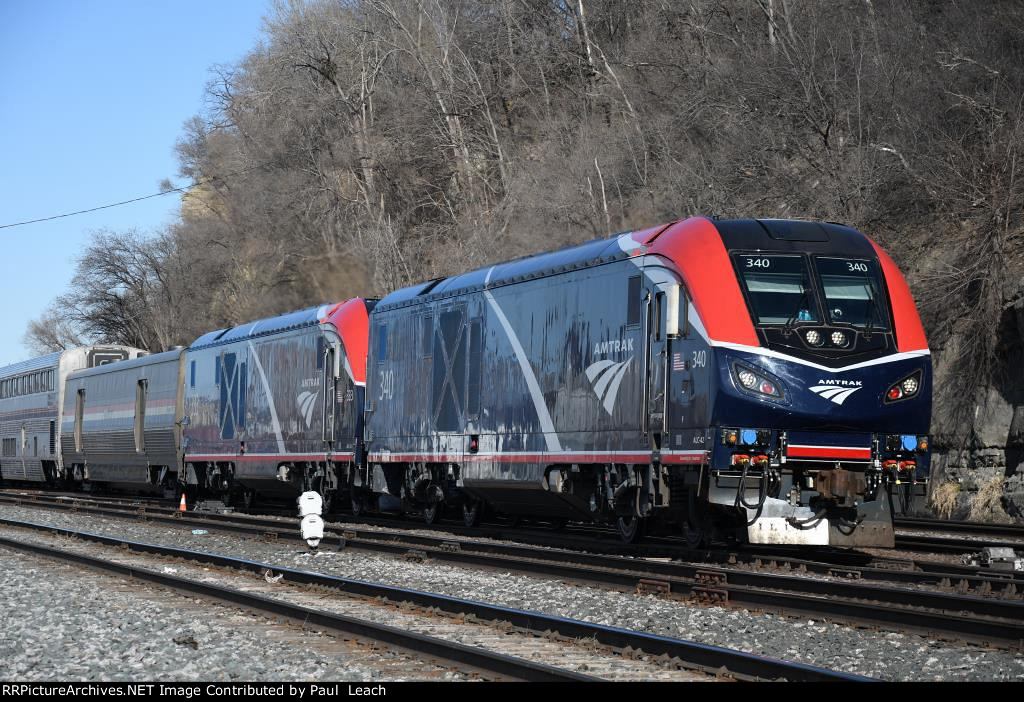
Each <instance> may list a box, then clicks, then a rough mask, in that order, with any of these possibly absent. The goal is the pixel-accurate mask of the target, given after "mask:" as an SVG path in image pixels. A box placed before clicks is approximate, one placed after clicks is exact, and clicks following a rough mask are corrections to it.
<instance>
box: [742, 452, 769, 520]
mask: <svg viewBox="0 0 1024 702" xmlns="http://www.w3.org/2000/svg"><path fill="white" fill-rule="evenodd" d="M749 469H750V464H749V463H744V464H743V472H742V473H741V474H740V482H739V485H737V486H736V500H735V502H733V506H734V507H737V508H739V507H740V506H741V505H742V506H743V507H745V508H746V509H748V510H754V516H753V518H752V519H751V520H750V521H749V522H747V526H751V525H752V524H753V523H754V522H756V521H757V520H758V519H759V518H760V517H761V510H762V509H763V508H764V501H765V499H767V497H768V471H767V470H764V469H762V470H761V482H759V483H758V491H757V504H756V505H752V504H750V503H748V502H747V500H746V497H745V495H744V493H745V492H746V491H747V490H746V486H747V471H748V470H749Z"/></svg>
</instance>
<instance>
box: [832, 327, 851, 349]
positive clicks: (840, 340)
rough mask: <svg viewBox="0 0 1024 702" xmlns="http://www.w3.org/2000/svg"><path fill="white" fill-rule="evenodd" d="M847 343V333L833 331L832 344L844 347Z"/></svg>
mask: <svg viewBox="0 0 1024 702" xmlns="http://www.w3.org/2000/svg"><path fill="white" fill-rule="evenodd" d="M847 343H848V342H847V339H846V334H844V333H842V332H841V331H834V332H832V345H833V346H838V347H840V348H842V347H844V346H846V344H847Z"/></svg>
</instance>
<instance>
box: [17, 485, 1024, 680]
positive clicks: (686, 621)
mask: <svg viewBox="0 0 1024 702" xmlns="http://www.w3.org/2000/svg"><path fill="white" fill-rule="evenodd" d="M0 516H2V517H5V518H9V519H20V520H25V521H31V522H36V523H45V524H51V525H54V526H60V527H65V528H71V529H80V530H84V531H92V532H95V533H100V534H106V535H111V536H118V537H121V538H127V539H132V540H137V541H148V542H152V543H159V544H164V545H169V546H176V547H180V548H189V549H196V550H203V551H209V552H214V553H221V554H225V555H230V556H235V557H239V558H245V559H252V560H259V561H264V562H267V563H271V564H275V565H280V566H287V567H291V568H298V569H303V570H311V571H317V572H323V573H330V574H332V575H339V576H343V577H348V578H355V579H360V580H368V581H373V582H379V583H386V584H389V585H397V586H401V587H408V588H415V589H422V590H428V591H431V592H435V593H441V594H447V595H452V596H456V597H463V598H467V599H476V600H481V601H486V602H490V603H494V604H498V605H503V606H508V607H517V608H520V609H528V610H537V611H541V612H545V613H548V614H554V615H559V616H565V617H571V618H575V619H582V620H586V621H591V622H597V623H601V624H608V625H613V626H619V627H623V628H628V629H634V630H639V631H647V632H650V633H654V634H661V635H665V636H673V637H677V638H682V639H690V640H694V641H700V642H703V643H708V644H714V645H718V646H725V647H729V648H734V649H738V650H742V651H748V652H750V653H755V654H759V655H767V656H773V657H776V658H782V659H787V660H792V661H799V662H803V663H808V664H811V665H817V666H822V667H827V668H832V669H835V670H841V671H845V672H849V673H857V674H860V675H867V676H871V677H876V678H881V679H886V680H1024V655H1022V654H1021V653H1020V652H1012V651H1003V650H989V649H984V648H980V647H976V646H970V645H966V644H964V645H961V644H956V643H950V642H944V641H937V640H932V639H928V638H925V637H922V636H917V635H914V634H904V633H896V632H883V631H874V630H866V629H857V628H853V627H849V626H844V625H839V624H833V623H831V622H827V621H820V620H811V619H806V618H792V617H785V616H780V615H776V614H771V613H759V612H752V611H748V610H743V609H734V608H728V607H721V606H709V605H699V604H695V603H689V602H683V601H676V600H666V599H661V598H658V597H655V596H651V595H638V594H633V593H622V592H614V591H608V590H602V589H598V588H593V587H587V586H584V585H579V584H575V583H563V582H560V581H558V580H556V579H552V578H543V577H537V576H532V575H524V574H519V573H502V572H497V571H493V570H479V569H474V568H471V567H468V566H464V565H462V566H452V565H447V564H442V563H434V562H431V561H429V560H428V561H426V562H423V563H416V562H410V561H407V560H404V559H400V558H395V557H392V556H385V555H380V556H378V555H374V554H369V553H366V552H365V551H354V550H352V551H345V550H342V551H334V550H326V549H321V551H320V552H319V553H317V554H311V553H310V552H309V551H307V550H306V549H305V548H304V547H303V546H301V545H299V544H296V543H295V542H260V541H257V540H255V539H253V538H251V537H245V536H236V535H232V534H228V533H223V532H217V531H216V530H215V527H214V526H213V525H211V527H210V528H209V530H208V532H207V533H205V534H198V535H196V534H193V533H192V530H191V529H190V528H176V527H173V526H167V525H156V524H145V523H142V522H138V521H133V520H123V519H112V518H107V517H98V516H89V515H84V514H67V513H59V512H54V511H52V510H47V509H43V508H31V507H26V506H14V505H6V504H4V505H0ZM296 528H297V524H296Z"/></svg>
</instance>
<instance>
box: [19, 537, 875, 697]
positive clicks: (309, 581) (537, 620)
mask: <svg viewBox="0 0 1024 702" xmlns="http://www.w3.org/2000/svg"><path fill="white" fill-rule="evenodd" d="M2 523H4V524H6V525H7V526H15V527H19V528H24V529H32V530H35V531H45V532H49V533H53V534H57V535H60V536H65V537H70V538H77V539H82V540H87V541H93V542H96V543H100V544H104V545H107V546H115V547H118V548H124V549H127V550H129V551H136V552H139V553H149V554H154V555H158V556H162V557H170V558H181V559H185V560H190V561H194V562H197V563H203V564H207V565H214V566H218V567H225V568H233V569H236V570H242V571H250V572H255V573H260V574H268V573H269V574H272V575H274V576H275V577H276V576H281V577H282V579H283V580H286V581H288V582H291V583H298V584H304V585H315V586H321V587H325V588H331V589H334V590H338V591H340V592H343V593H346V594H350V595H358V596H364V597H371V598H381V599H384V600H387V601H390V602H394V603H396V604H400V603H409V604H413V605H416V606H419V607H425V608H432V609H435V610H438V611H443V612H447V613H451V614H456V615H472V616H475V617H477V618H479V619H482V620H486V621H501V622H507V623H509V624H511V625H513V626H516V627H519V628H521V629H525V630H528V631H531V632H536V633H539V634H546V633H552V632H553V633H555V634H558V635H560V636H564V637H567V638H572V639H583V640H586V639H590V640H593V641H596V642H598V643H600V644H603V645H606V646H610V647H612V648H615V649H619V650H633V651H642V652H644V653H647V654H650V655H654V656H667V657H669V658H676V659H678V660H679V661H680V662H681V663H682V664H683V665H684V666H685V667H689V668H694V669H697V670H702V671H706V672H709V673H712V674H722V673H723V672H725V673H727V674H729V675H731V676H734V677H737V678H740V679H748V680H778V679H784V680H789V681H807V682H827V681H837V682H855V681H869V680H871V679H870V678H866V677H863V676H859V675H853V674H850V673H843V672H840V671H835V670H829V669H827V668H820V667H817V666H812V665H808V664H804V663H796V662H793V661H783V660H779V659H776V658H770V657H767V656H759V655H756V654H752V653H746V652H743V651H737V650H733V649H729V648H723V647H720V646H713V645H709V644H702V643H698V642H694V641H687V640H685V639H676V638H671V637H667V636H660V635H657V634H649V633H645V632H640V631H632V630H629V629H621V628H619V627H612V626H606V625H602V624H594V623H591V622H585V621H581V620H576V619H570V618H567V617H559V616H554V615H549V614H544V613H541V612H535V611H529V610H520V609H515V608H511V607H502V606H499V605H492V604H488V603H484V602H479V601H475V600H466V599H462V598H457V597H452V596H449V595H440V594H436V593H431V592H425V591H422V590H414V589H410V588H403V587H397V586H392V585H384V584H380V583H372V582H367V581H363V580H356V579H352V578H344V577H340V576H335V575H328V574H325V573H315V572H310V571H304V570H298V569H295V568H288V567H283V566H277V565H273V564H270V563H263V562H260V561H253V560H247V559H243V558H235V557H232V556H225V555H221V554H215V553H207V552H203V551H193V550H190V549H182V548H176V547H173V546H163V545H158V544H149V543H144V542H139V541H131V540H128V539H121V538H118V537H112V536H105V535H102V534H94V533H91V532H85V531H77V530H73V529H66V528H63V527H54V526H52V525H47V524H36V523H33V522H20V521H16V520H7V519H4V520H2ZM0 545H5V546H10V547H12V548H20V549H22V550H27V551H33V552H37V553H41V554H44V555H55V556H56V557H59V558H63V559H66V560H75V561H77V562H80V563H83V564H87V565H91V564H93V562H95V563H96V565H97V567H101V568H104V569H107V570H111V571H114V572H119V573H121V574H123V575H128V576H137V577H140V578H142V579H146V580H150V581H152V582H156V583H159V584H167V585H168V586H169V587H175V586H176V584H177V583H176V581H178V580H185V579H179V578H174V577H173V576H169V575H166V574H163V573H156V572H154V571H149V570H145V569H141V568H137V567H135V566H128V565H123V564H112V563H110V562H109V561H103V560H101V559H94V558H92V557H90V556H85V555H82V554H72V553H68V552H65V551H60V550H56V549H50V548H49V547H44V546H38V545H35V544H26V543H25V542H22V541H17V540H14V539H8V538H6V537H0ZM185 583H186V584H185V585H184V586H185V587H187V588H189V591H190V592H199V593H201V594H207V595H208V596H210V597H214V598H219V597H220V595H221V594H222V593H223V594H224V595H225V599H226V600H227V601H232V602H238V601H239V600H237V599H234V598H237V597H239V595H242V596H245V597H253V598H255V600H256V601H257V604H259V605H262V606H263V607H267V608H268V609H265V610H264V611H272V612H273V613H277V612H278V610H276V609H270V608H277V607H296V608H297V609H296V610H295V611H296V612H298V613H299V616H297V617H295V618H297V619H299V620H301V621H320V620H319V619H316V620H314V619H307V616H309V617H312V616H314V615H315V616H317V617H323V618H324V619H323V620H324V621H328V622H329V621H330V620H331V618H332V617H339V618H340V619H346V618H345V617H340V615H333V614H329V613H325V612H320V611H318V610H312V609H309V608H305V607H299V606H297V605H290V604H288V603H282V602H281V601H279V600H274V599H270V598H263V597H261V596H257V595H250V594H249V593H242V592H241V591H237V590H231V589H229V588H222V587H221V586H217V585H211V584H207V583H196V582H195V581H190V580H185ZM194 586H201V587H202V588H205V589H204V590H197V589H193V587H194ZM283 616H288V615H283ZM355 622H356V624H355V625H357V626H358V625H365V624H369V623H368V622H362V621H361V620H355ZM373 626H381V625H373ZM385 628H387V629H389V632H383V634H382V635H387V636H392V635H393V636H398V635H410V634H408V632H404V631H402V630H398V629H394V628H392V627H385ZM350 633H352V632H350ZM411 636H419V635H411ZM431 641H434V639H431ZM409 644H410V645H411V646H415V645H418V644H417V642H415V641H409ZM394 645H397V646H400V647H405V646H404V645H403V644H398V643H395V644H394ZM458 646H459V647H460V648H468V649H469V652H477V653H480V649H478V648H474V647H464V646H462V645H461V644H459V645H458ZM411 650H416V649H415V648H412V649H411ZM469 652H466V654H467V655H468V653H469ZM458 655H462V653H459V654H458ZM494 655H501V654H494ZM505 658H509V657H505ZM512 661H513V662H515V663H518V662H520V659H512ZM486 662H487V661H481V664H483V663H486ZM522 662H523V663H527V664H529V665H531V666H539V667H538V668H537V675H540V674H542V673H543V674H544V675H562V676H573V677H572V678H571V679H592V678H589V677H588V676H582V675H580V674H578V673H574V672H572V671H562V670H560V669H557V668H551V667H549V666H540V664H533V663H531V662H529V661H522ZM502 665H507V663H502ZM527 672H529V671H526V670H525V669H523V673H524V675H525V674H526V673H527ZM530 674H533V673H530ZM547 679H553V678H547ZM562 679H570V677H563V678H562Z"/></svg>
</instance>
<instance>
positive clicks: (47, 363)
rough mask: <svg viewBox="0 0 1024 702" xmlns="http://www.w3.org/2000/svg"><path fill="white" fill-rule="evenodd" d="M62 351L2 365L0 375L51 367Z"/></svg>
mask: <svg viewBox="0 0 1024 702" xmlns="http://www.w3.org/2000/svg"><path fill="white" fill-rule="evenodd" d="M62 353H64V352H63V351H56V352H54V353H48V354H46V355H45V356H36V357H35V358H30V359H28V360H27V361H18V362H17V363H12V364H10V365H9V366H3V367H2V368H0V377H2V378H6V377H8V376H12V375H21V374H22V373H31V372H32V371H37V370H42V369H44V368H52V367H53V366H56V365H57V363H58V361H59V360H60V356H61V354H62Z"/></svg>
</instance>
